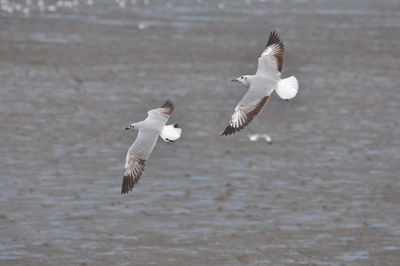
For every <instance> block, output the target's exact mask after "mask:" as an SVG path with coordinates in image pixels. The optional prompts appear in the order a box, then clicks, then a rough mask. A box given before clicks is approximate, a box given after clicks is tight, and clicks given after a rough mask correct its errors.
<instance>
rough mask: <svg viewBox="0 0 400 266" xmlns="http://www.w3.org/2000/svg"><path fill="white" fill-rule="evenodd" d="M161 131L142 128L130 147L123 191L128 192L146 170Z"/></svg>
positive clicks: (123, 192) (126, 160)
mask: <svg viewBox="0 0 400 266" xmlns="http://www.w3.org/2000/svg"><path fill="white" fill-rule="evenodd" d="M158 135H159V132H158V131H156V130H152V129H140V130H139V133H138V135H137V137H136V140H135V141H134V142H133V144H132V146H131V147H130V148H129V150H128V153H127V154H126V159H125V171H124V179H123V181H122V189H121V193H122V194H125V193H128V192H129V191H131V190H132V189H133V187H134V186H135V184H136V183H137V182H138V181H139V178H140V176H141V175H142V172H143V170H144V166H145V164H146V161H147V159H148V158H149V157H150V154H151V152H152V151H153V149H154V146H155V145H156V143H157V139H158Z"/></svg>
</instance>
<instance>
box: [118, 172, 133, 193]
mask: <svg viewBox="0 0 400 266" xmlns="http://www.w3.org/2000/svg"><path fill="white" fill-rule="evenodd" d="M134 185H135V182H134V181H133V176H132V175H124V179H123V181H122V188H121V194H126V193H128V192H129V191H132V189H133V186H134Z"/></svg>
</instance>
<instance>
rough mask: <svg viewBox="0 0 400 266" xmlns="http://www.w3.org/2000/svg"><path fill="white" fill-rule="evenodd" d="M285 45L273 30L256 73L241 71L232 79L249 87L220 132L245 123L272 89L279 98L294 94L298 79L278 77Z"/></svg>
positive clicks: (254, 115) (228, 130) (264, 101)
mask: <svg viewBox="0 0 400 266" xmlns="http://www.w3.org/2000/svg"><path fill="white" fill-rule="evenodd" d="M283 55H284V45H283V42H282V41H281V40H280V39H279V35H278V33H276V31H272V32H271V34H270V36H269V39H268V43H267V46H266V49H265V50H264V52H263V53H262V54H261V56H260V57H259V58H258V68H257V72H256V74H255V75H244V76H241V77H239V78H237V79H234V80H232V81H235V82H241V83H242V84H243V85H244V86H246V87H247V88H249V89H248V90H247V92H246V94H245V95H244V96H243V98H242V99H241V100H240V102H239V104H238V105H237V106H236V107H235V111H234V113H233V115H232V117H231V120H230V121H229V124H228V126H227V127H226V129H225V131H224V132H223V133H222V135H225V136H229V135H232V134H234V133H236V132H237V131H240V130H241V129H243V128H244V127H246V126H247V125H248V124H249V123H250V122H251V120H253V118H254V117H256V116H257V115H258V114H259V113H260V112H261V111H262V110H263V109H264V107H265V105H266V104H267V102H268V100H269V98H270V96H271V94H272V92H273V91H275V92H276V93H277V94H278V96H279V97H280V98H282V99H285V100H289V99H292V98H293V97H295V96H296V94H297V91H298V88H299V85H298V82H297V79H296V78H295V77H294V76H291V77H289V78H286V79H281V77H280V76H281V71H282V66H283Z"/></svg>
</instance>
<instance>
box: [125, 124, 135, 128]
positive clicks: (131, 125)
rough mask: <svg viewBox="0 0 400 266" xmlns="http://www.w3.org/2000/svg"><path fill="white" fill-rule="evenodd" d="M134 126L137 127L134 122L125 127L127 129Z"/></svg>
mask: <svg viewBox="0 0 400 266" xmlns="http://www.w3.org/2000/svg"><path fill="white" fill-rule="evenodd" d="M132 128H135V123H132V124H130V125H129V126H127V127H126V128H125V130H128V129H132Z"/></svg>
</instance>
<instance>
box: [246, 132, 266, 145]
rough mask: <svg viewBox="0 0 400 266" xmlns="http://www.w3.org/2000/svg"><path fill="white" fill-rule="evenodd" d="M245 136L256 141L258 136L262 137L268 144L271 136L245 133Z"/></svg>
mask: <svg viewBox="0 0 400 266" xmlns="http://www.w3.org/2000/svg"><path fill="white" fill-rule="evenodd" d="M247 137H248V138H249V140H250V141H257V140H259V139H260V138H263V139H264V140H265V141H266V142H268V144H271V143H272V139H271V136H270V135H268V134H249V135H247Z"/></svg>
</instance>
